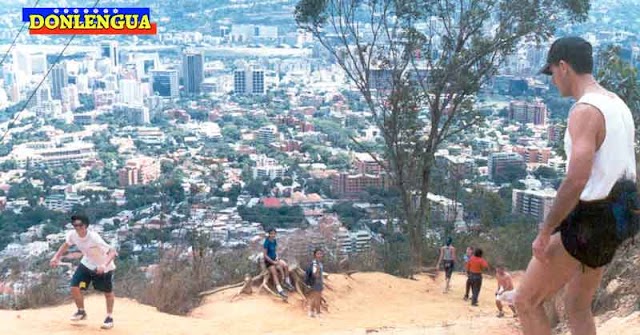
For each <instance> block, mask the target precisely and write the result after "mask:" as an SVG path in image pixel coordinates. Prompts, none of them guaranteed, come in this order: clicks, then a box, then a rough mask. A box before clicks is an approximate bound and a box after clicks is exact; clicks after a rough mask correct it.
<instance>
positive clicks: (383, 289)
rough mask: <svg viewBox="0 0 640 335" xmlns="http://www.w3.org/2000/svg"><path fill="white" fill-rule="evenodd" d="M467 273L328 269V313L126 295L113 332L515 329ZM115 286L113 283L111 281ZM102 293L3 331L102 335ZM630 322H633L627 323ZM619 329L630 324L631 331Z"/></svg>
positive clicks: (614, 327) (273, 301) (265, 300)
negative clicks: (162, 305) (180, 304)
mask: <svg viewBox="0 0 640 335" xmlns="http://www.w3.org/2000/svg"><path fill="white" fill-rule="evenodd" d="M465 279H466V276H464V275H461V274H455V275H454V278H453V288H452V290H451V291H450V293H448V294H443V293H442V287H443V286H442V278H441V277H439V278H438V279H436V280H435V281H434V280H432V279H430V278H428V277H418V280H408V279H400V278H396V277H392V276H389V275H386V274H381V273H357V274H354V275H353V276H352V277H351V278H349V277H347V276H344V275H330V277H329V280H328V281H327V283H328V284H329V286H330V287H331V289H328V290H325V296H326V299H327V300H328V302H329V305H330V307H329V308H330V309H329V313H324V314H323V315H322V317H321V318H320V319H311V318H309V317H307V315H306V312H305V311H304V309H303V301H302V300H301V299H300V298H299V297H298V296H297V295H292V296H291V297H290V298H289V302H288V303H284V302H282V301H281V300H279V299H277V298H275V297H271V296H268V295H266V294H261V295H255V294H254V295H253V296H246V297H242V298H241V299H239V300H236V301H234V302H230V301H229V300H230V298H231V296H232V295H233V294H235V292H236V290H235V289H232V290H229V291H225V292H221V293H219V294H216V295H214V296H211V297H209V298H207V299H206V300H205V301H204V303H203V304H202V306H200V307H199V308H197V309H195V310H194V311H193V312H192V313H191V315H190V316H189V317H179V316H173V315H167V314H163V313H160V312H158V311H156V310H155V309H154V308H152V307H149V306H144V305H140V304H138V303H136V302H135V301H131V300H128V299H118V300H117V301H116V307H115V313H114V319H115V327H114V328H113V329H111V330H109V332H110V333H112V334H136V335H146V334H158V335H161V334H167V335H168V334H185V335H186V334H212V335H213V334H336V335H343V334H345V335H346V334H398V335H413V334H433V335H438V334H465V335H484V334H495V335H507V334H519V331H518V322H517V320H516V319H514V318H512V317H511V312H510V311H508V312H507V317H505V318H501V319H498V318H496V317H495V314H496V309H495V305H494V297H493V293H494V291H495V289H496V283H495V280H493V278H485V281H484V283H483V284H484V285H483V290H482V293H481V296H480V306H479V307H472V306H470V305H469V303H467V302H465V301H463V300H462V296H463V294H464V292H463V290H464V281H465ZM116 285H117V283H116ZM104 308H105V307H104V299H103V298H102V297H101V296H98V295H92V296H89V297H88V298H87V300H86V309H87V312H88V314H89V318H88V320H86V321H82V322H78V323H73V322H70V321H68V319H69V316H70V315H71V314H73V312H74V310H75V308H74V307H73V306H72V305H71V304H66V305H63V306H58V307H53V308H43V309H38V310H24V311H0V324H1V325H2V326H0V328H1V329H2V331H0V333H2V334H16V335H22V334H24V335H27V334H29V335H31V334H35V335H38V334H43V335H44V334H55V335H61V334H83V335H84V334H87V335H90V334H104V332H105V331H104V330H101V329H100V328H99V327H100V323H101V322H102V320H103V318H104ZM637 314H638V313H636V315H633V316H630V317H628V318H625V319H619V320H616V319H613V320H611V321H609V322H608V323H607V324H606V326H607V327H609V328H610V329H611V330H610V331H609V330H607V331H601V332H599V334H612V335H613V334H615V335H627V334H638V333H639V332H638V331H637V329H639V328H638V327H637V326H638V325H640V315H637ZM630 325H633V326H630ZM631 327H635V329H634V328H631ZM625 331H636V333H631V332H627V333H625Z"/></svg>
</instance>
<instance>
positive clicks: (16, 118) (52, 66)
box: [0, 0, 100, 143]
mask: <svg viewBox="0 0 640 335" xmlns="http://www.w3.org/2000/svg"><path fill="white" fill-rule="evenodd" d="M98 3H100V0H96V2H95V3H94V4H93V7H92V8H96V6H98ZM76 36H77V34H73V35H71V38H69V40H67V43H66V44H65V45H64V48H62V50H61V51H60V53H58V57H56V59H55V60H54V61H53V64H51V66H50V67H49V69H48V70H47V73H45V74H44V76H43V77H42V80H40V82H39V83H38V85H37V86H36V88H35V89H34V90H33V92H31V95H30V96H29V98H27V101H26V102H25V103H24V105H22V108H20V110H19V111H17V112H16V114H15V116H14V117H13V119H12V120H11V121H10V122H9V124H8V125H7V130H6V131H5V132H4V133H3V134H2V137H0V143H2V142H4V138H5V137H6V136H7V134H8V133H9V130H10V129H11V128H12V127H13V125H14V124H15V122H16V121H17V120H18V118H19V117H20V114H22V112H24V109H25V108H26V107H27V106H28V105H29V102H31V99H33V96H34V95H36V92H38V89H39V88H40V86H42V84H43V83H44V81H45V80H46V79H47V77H48V76H49V73H51V70H53V68H54V67H55V66H56V65H57V64H58V62H59V61H60V59H61V58H62V55H63V54H64V52H65V51H66V50H67V48H68V47H69V44H71V42H72V41H73V39H74V38H76Z"/></svg>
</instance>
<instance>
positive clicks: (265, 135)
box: [257, 125, 278, 145]
mask: <svg viewBox="0 0 640 335" xmlns="http://www.w3.org/2000/svg"><path fill="white" fill-rule="evenodd" d="M257 137H258V140H259V141H260V142H262V143H264V144H267V145H268V144H271V143H274V142H275V141H276V140H277V138H278V127H276V126H274V125H266V126H264V127H261V128H260V129H258V136H257Z"/></svg>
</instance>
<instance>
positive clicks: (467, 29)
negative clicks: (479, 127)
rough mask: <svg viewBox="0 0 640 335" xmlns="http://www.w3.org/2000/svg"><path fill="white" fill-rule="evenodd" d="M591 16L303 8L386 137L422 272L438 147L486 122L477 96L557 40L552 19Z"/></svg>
mask: <svg viewBox="0 0 640 335" xmlns="http://www.w3.org/2000/svg"><path fill="white" fill-rule="evenodd" d="M588 10H589V1H588V0H541V1H528V0H502V1H500V0H478V1H458V0H445V1H442V0H438V1H436V0H427V1H409V0H300V1H299V2H298V4H297V5H296V10H295V18H296V22H297V24H298V26H299V27H300V28H302V29H305V30H306V31H308V32H310V33H311V34H312V35H313V36H314V37H315V38H316V39H317V40H318V41H319V42H320V44H321V45H322V46H323V47H324V48H325V49H326V50H327V51H328V52H329V53H330V54H331V56H332V57H333V58H334V60H335V61H336V62H337V64H338V65H339V66H340V67H341V68H342V69H343V70H344V72H345V73H346V76H347V78H348V79H349V80H350V81H351V82H352V84H353V85H354V86H355V87H356V88H357V89H358V90H359V92H360V93H361V95H362V97H363V99H364V101H365V104H366V108H367V109H368V110H369V112H371V113H372V114H373V118H374V122H375V123H376V125H377V126H378V127H379V128H380V131H381V135H382V137H383V138H384V141H385V155H384V159H385V160H387V161H388V164H382V162H379V163H380V165H382V166H383V167H384V169H385V170H386V172H387V173H388V174H389V176H390V177H391V180H392V182H393V183H394V184H395V187H396V188H398V190H399V193H400V200H401V206H402V213H401V214H402V215H401V216H402V217H401V218H400V219H402V222H404V224H403V228H404V232H405V233H407V234H408V238H409V245H410V249H411V252H410V254H411V259H412V262H413V265H414V266H415V267H419V266H421V265H422V254H423V252H422V247H423V244H424V236H425V228H426V224H425V223H426V222H427V217H428V213H429V209H428V201H427V194H428V192H429V189H430V180H431V169H432V166H433V163H434V154H435V152H436V151H437V149H438V148H439V146H440V145H441V144H442V143H443V142H444V141H445V140H447V139H448V138H450V137H452V136H454V135H456V134H458V133H461V132H463V131H465V130H466V129H469V128H470V127H472V126H474V125H475V124H477V123H478V122H479V121H480V114H479V112H478V111H476V110H474V109H473V96H474V95H475V94H476V93H477V92H478V91H479V89H480V87H481V86H482V84H484V83H485V82H486V81H487V80H488V79H490V78H491V76H492V75H494V74H495V73H496V72H497V70H498V69H499V67H500V65H501V64H503V63H504V61H505V59H506V57H507V56H509V55H510V54H512V53H513V52H514V51H515V50H516V48H517V46H518V43H520V42H521V41H523V40H524V39H525V38H527V39H528V40H533V41H538V42H540V41H542V40H545V39H548V38H549V37H550V36H551V35H552V34H553V32H554V31H555V28H556V25H557V24H558V23H559V22H560V20H561V18H563V17H564V16H563V15H554V16H549V13H558V14H560V13H561V12H562V13H564V12H566V13H568V14H569V16H568V17H569V18H570V19H572V20H584V19H586V17H587V12H588ZM416 22H420V23H425V24H423V25H421V26H420V27H418V25H416V24H415V23H416ZM351 139H352V140H355V139H354V138H353V137H351ZM355 142H356V144H357V141H355ZM370 153H371V152H370ZM372 156H373V155H372ZM376 159H377V158H376ZM416 200H418V201H416Z"/></svg>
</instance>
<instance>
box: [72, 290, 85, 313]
mask: <svg viewBox="0 0 640 335" xmlns="http://www.w3.org/2000/svg"><path fill="white" fill-rule="evenodd" d="M71 297H73V301H74V302H75V303H76V307H78V309H84V296H83V295H82V292H80V288H79V287H72V288H71Z"/></svg>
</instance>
